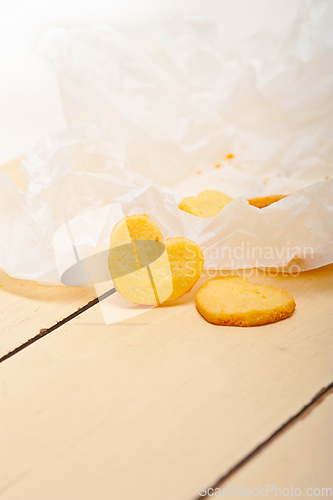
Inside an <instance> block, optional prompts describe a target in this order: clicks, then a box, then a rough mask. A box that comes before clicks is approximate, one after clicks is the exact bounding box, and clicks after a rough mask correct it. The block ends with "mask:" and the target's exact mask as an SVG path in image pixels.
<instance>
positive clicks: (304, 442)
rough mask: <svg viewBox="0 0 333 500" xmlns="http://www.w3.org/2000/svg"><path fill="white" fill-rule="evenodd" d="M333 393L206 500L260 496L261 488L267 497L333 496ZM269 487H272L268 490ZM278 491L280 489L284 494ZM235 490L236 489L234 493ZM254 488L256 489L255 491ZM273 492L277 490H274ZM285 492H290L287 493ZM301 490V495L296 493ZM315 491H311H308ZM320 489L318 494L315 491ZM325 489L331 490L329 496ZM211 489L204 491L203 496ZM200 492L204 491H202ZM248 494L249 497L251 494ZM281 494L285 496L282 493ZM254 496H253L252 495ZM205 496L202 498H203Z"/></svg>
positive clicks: (308, 411) (314, 406)
mask: <svg viewBox="0 0 333 500" xmlns="http://www.w3.org/2000/svg"><path fill="white" fill-rule="evenodd" d="M332 422H333V390H331V391H329V393H328V394H327V395H325V397H323V398H321V399H320V401H319V404H314V405H311V406H310V408H309V409H308V410H307V411H306V412H305V413H304V414H303V415H302V416H301V417H299V418H297V420H296V421H295V422H293V424H291V425H290V426H288V427H287V428H286V429H285V430H284V431H283V432H281V433H280V434H278V435H277V436H276V438H274V439H273V440H272V442H270V443H269V444H268V445H267V446H265V447H264V448H263V450H262V451H260V452H259V453H258V454H256V456H255V457H253V458H251V459H250V460H249V461H248V462H247V463H246V464H245V465H243V466H242V467H240V468H239V470H237V471H236V472H234V473H233V474H231V475H230V476H229V477H228V478H227V479H226V480H225V481H222V482H220V483H219V484H218V485H217V486H216V487H215V488H214V489H213V490H211V491H209V495H210V496H208V494H207V495H206V496H203V497H202V498H207V499H208V498H212V497H213V498H216V497H218V495H219V494H220V492H219V490H218V488H219V489H220V491H221V496H223V488H224V496H227V495H228V491H229V495H231V492H232V491H234V492H236V491H237V492H240V487H242V489H243V491H244V490H245V488H248V489H249V492H250V495H249V496H250V497H254V496H256V493H257V492H258V486H259V485H260V486H261V487H262V491H264V493H265V496H266V497H269V498H273V497H275V498H276V496H292V495H291V486H293V489H294V492H293V493H294V494H293V496H319V497H325V496H327V497H329V496H332V495H333V475H332V471H333V425H332ZM266 485H267V486H268V487H267V488H266ZM275 486H276V488H280V491H279V490H278V489H276V490H275ZM232 488H233V489H232ZM253 488H255V489H254V490H253ZM272 488H273V490H272ZM283 488H287V489H288V492H289V495H288V492H287V489H286V490H285V491H284V492H283ZM296 488H299V489H300V491H296V492H295V490H296ZM308 488H311V490H308ZM316 488H319V491H318V490H315V489H316ZM323 488H331V490H328V493H327V494H326V492H325V490H323ZM207 489H208V488H203V489H201V494H203V493H204V491H205V490H206V491H207ZM199 491H200V490H199ZM249 492H248V491H245V494H248V493H249ZM280 492H281V493H280ZM252 493H253V494H252ZM200 496H201V495H200Z"/></svg>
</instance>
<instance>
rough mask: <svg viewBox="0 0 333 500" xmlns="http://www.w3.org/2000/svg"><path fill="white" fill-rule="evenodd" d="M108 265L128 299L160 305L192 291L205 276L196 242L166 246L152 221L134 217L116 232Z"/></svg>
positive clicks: (174, 241)
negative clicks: (202, 273) (201, 277)
mask: <svg viewBox="0 0 333 500" xmlns="http://www.w3.org/2000/svg"><path fill="white" fill-rule="evenodd" d="M108 265H109V270H110V274H111V277H112V279H113V282H114V285H115V288H116V290H117V292H118V293H120V294H121V295H122V296H123V297H125V299H127V300H128V301H130V302H134V303H136V304H142V305H158V304H161V303H162V302H164V301H166V300H168V301H170V300H175V299H177V298H179V297H181V296H182V295H184V294H185V293H187V292H189V291H190V290H191V288H192V287H193V285H194V284H195V283H196V282H197V280H198V279H199V277H200V275H201V272H202V268H203V256H202V252H201V249H200V247H199V245H197V244H196V243H195V242H194V241H192V240H189V239H187V238H170V239H168V240H167V241H166V242H164V240H163V236H162V233H161V231H160V229H159V227H158V225H157V224H156V223H155V222H154V221H153V220H151V219H150V217H148V216H147V215H131V216H129V217H125V218H124V219H122V220H121V221H120V222H118V223H117V224H116V225H115V227H114V229H113V230H112V233H111V237H110V250H109V259H108Z"/></svg>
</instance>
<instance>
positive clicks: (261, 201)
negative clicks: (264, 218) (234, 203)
mask: <svg viewBox="0 0 333 500" xmlns="http://www.w3.org/2000/svg"><path fill="white" fill-rule="evenodd" d="M286 196H288V195H287V194H272V195H270V196H259V197H258V198H250V199H249V200H247V201H248V202H249V203H250V205H252V206H254V207H257V208H265V207H268V206H269V205H271V204H272V203H275V202H277V201H280V200H282V198H285V197H286Z"/></svg>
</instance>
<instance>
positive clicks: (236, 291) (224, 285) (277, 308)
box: [196, 276, 296, 326]
mask: <svg viewBox="0 0 333 500" xmlns="http://www.w3.org/2000/svg"><path fill="white" fill-rule="evenodd" d="M196 307H197V309H198V311H199V313H200V314H201V316H203V317H204V318H205V320H207V321H208V322H209V323H214V324H215V325H229V326H257V325H265V324H267V323H274V322H275V321H279V320H281V319H285V318H289V316H291V315H292V313H293V311H294V309H295V307H296V304H295V300H294V298H293V296H292V295H291V294H290V293H289V292H287V291H286V290H283V289H282V288H275V287H273V286H264V285H252V284H251V283H250V282H249V281H248V280H247V279H245V278H243V277H241V276H219V277H217V278H213V279H211V280H209V281H207V282H206V283H205V284H204V285H203V286H202V287H201V288H199V290H198V292H197V295H196Z"/></svg>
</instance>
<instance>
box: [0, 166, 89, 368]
mask: <svg viewBox="0 0 333 500" xmlns="http://www.w3.org/2000/svg"><path fill="white" fill-rule="evenodd" d="M21 159H22V157H20V158H17V159H15V160H12V161H10V162H8V163H6V164H4V165H1V166H0V171H5V172H7V174H8V175H10V177H11V178H12V180H13V181H14V182H15V183H16V185H17V186H18V188H19V189H21V190H25V186H24V183H23V179H22V176H21V174H20V162H21ZM94 297H96V291H95V289H94V288H69V287H62V286H54V287H48V286H44V285H38V284H37V283H36V282H35V281H27V280H18V279H15V278H11V277H10V276H8V275H7V274H6V273H5V272H4V271H3V270H1V269H0V299H1V311H0V358H1V357H2V356H4V355H5V354H7V353H8V352H10V351H12V350H14V349H15V348H17V347H18V346H20V345H21V344H23V343H24V342H26V341H27V340H29V339H30V338H32V337H34V336H35V335H37V334H38V333H39V330H40V329H42V328H49V327H50V326H52V325H54V324H55V323H56V322H57V321H61V320H62V319H63V318H65V317H66V316H68V315H69V314H71V313H73V312H74V311H76V310H77V309H78V307H81V306H84V305H85V304H86V303H87V302H89V301H90V300H92V299H93V298H94Z"/></svg>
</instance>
